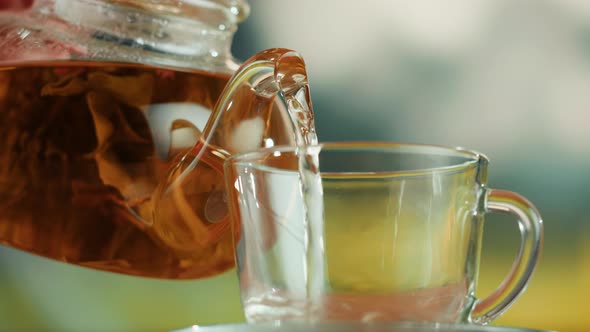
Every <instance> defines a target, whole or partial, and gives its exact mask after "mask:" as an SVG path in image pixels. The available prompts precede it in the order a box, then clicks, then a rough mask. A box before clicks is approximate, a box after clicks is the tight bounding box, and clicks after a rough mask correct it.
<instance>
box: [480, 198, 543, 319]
mask: <svg viewBox="0 0 590 332" xmlns="http://www.w3.org/2000/svg"><path fill="white" fill-rule="evenodd" d="M484 195H485V196H484V208H485V212H486V213H488V212H504V213H510V214H512V215H515V216H516V217H517V218H518V226H519V229H520V235H521V242H520V249H519V250H518V255H517V257H516V260H515V261H514V263H513V265H512V268H511V270H510V273H509V274H508V276H507V277H506V278H505V279H504V281H503V282H502V283H501V284H500V287H498V288H497V289H496V290H495V291H494V292H493V293H492V294H491V295H489V296H488V297H486V298H485V299H483V300H477V302H476V303H475V306H474V308H473V310H472V312H471V315H470V317H469V321H470V322H472V323H475V324H480V325H486V324H488V323H490V322H491V321H492V320H494V319H496V318H497V317H498V316H500V315H501V314H502V313H504V311H506V310H507V309H508V308H509V307H510V306H511V305H512V304H513V303H514V302H515V301H516V299H518V297H519V296H520V295H521V294H522V293H523V292H524V290H525V289H526V286H527V284H528V282H529V280H530V278H531V275H532V274H533V271H534V269H535V266H536V265H537V262H538V260H539V254H540V251H541V247H542V245H543V221H542V219H541V215H540V214H539V212H538V211H537V209H536V208H535V206H534V205H533V204H531V203H530V202H529V201H528V200H527V199H526V198H524V197H522V196H520V195H518V194H516V193H513V192H510V191H505V190H495V189H487V190H486V191H485V193H484Z"/></svg>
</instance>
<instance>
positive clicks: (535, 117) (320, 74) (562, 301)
mask: <svg viewBox="0 0 590 332" xmlns="http://www.w3.org/2000/svg"><path fill="white" fill-rule="evenodd" d="M250 3H251V7H252V13H251V15H250V18H249V19H248V20H247V21H246V22H245V23H244V24H242V25H241V26H240V30H239V31H238V33H237V35H236V37H235V41H234V47H233V48H234V54H235V55H236V56H237V57H238V58H240V59H242V60H245V59H246V58H248V57H249V56H251V55H253V54H254V53H256V52H258V51H260V50H262V49H265V48H270V47H287V48H293V49H296V50H298V51H299V52H300V53H301V54H302V55H303V56H304V57H305V59H306V62H307V64H308V72H309V76H310V81H311V87H312V98H313V103H314V108H315V112H316V121H317V130H318V133H319V137H320V140H322V141H336V140H393V141H404V142H421V143H435V144H443V145H452V146H463V147H467V148H471V149H476V150H479V151H481V152H484V153H485V154H486V155H487V156H488V157H489V158H490V159H491V165H490V186H491V187H496V188H502V189H510V190H513V191H516V192H519V193H520V194H522V195H524V196H526V197H527V198H529V199H530V200H531V201H532V202H534V203H535V204H536V205H537V207H538V208H539V210H540V212H541V214H542V215H543V217H544V220H545V234H546V236H545V247H544V251H543V255H542V259H541V262H540V265H539V268H538V270H537V272H536V274H535V275H534V277H533V281H532V282H531V284H530V286H529V288H528V290H527V292H526V293H525V294H524V295H523V296H522V297H521V298H520V299H519V301H518V302H517V304H516V305H514V306H513V307H512V308H511V309H510V310H509V311H508V312H507V313H506V314H505V315H504V316H502V317H501V318H500V319H499V320H497V321H496V324H499V325H513V326H523V327H531V328H539V329H555V330H559V331H563V332H576V331H580V332H581V331H587V330H588V329H590V309H589V307H588V305H587V302H588V299H590V281H589V280H590V278H588V276H590V241H589V237H590V220H589V219H590V218H589V217H588V216H589V214H588V212H587V211H586V209H587V208H588V203H587V201H588V199H590V2H589V1H587V0H449V1H437V0H413V1H398V0H364V1H362V2H361V1H341V0H340V1H338V0H322V1H317V0H298V1H276V0H251V1H250ZM518 242H519V235H518V228H517V225H516V222H515V221H514V220H512V219H511V218H509V217H504V216H492V217H490V218H488V220H487V222H486V226H485V235H484V248H483V257H482V266H481V276H480V285H479V288H478V294H479V296H481V297H483V296H485V295H487V294H489V293H490V292H491V291H492V290H493V289H494V288H495V287H497V285H499V283H500V282H501V280H502V278H503V277H504V276H505V275H506V273H507V272H508V269H509V267H510V264H511V263H512V260H513V259H514V256H515V254H516V251H517V248H518ZM237 294H238V293H237V286H236V284H235V276H234V272H233V271H230V272H228V273H226V274H224V275H222V276H219V277H215V278H211V279H207V280H206V281H204V282H196V283H195V282H188V281H182V282H178V281H159V280H150V279H140V278H132V277H126V276H120V275H113V274H107V273H103V272H96V271H91V270H87V269H82V268H78V267H73V266H67V265H64V264H61V263H57V262H53V261H49V260H45V259H42V258H38V257H34V256H31V255H28V254H24V253H20V252H17V251H15V250H12V249H8V248H4V247H0V330H4V329H5V330H10V331H16V330H19V329H21V330H30V331H47V330H53V331H81V330H86V331H162V330H166V329H171V328H175V327H184V326H189V325H191V324H212V323H221V322H228V321H239V320H241V319H242V316H241V313H240V310H241V309H240V304H239V300H238V295H237Z"/></svg>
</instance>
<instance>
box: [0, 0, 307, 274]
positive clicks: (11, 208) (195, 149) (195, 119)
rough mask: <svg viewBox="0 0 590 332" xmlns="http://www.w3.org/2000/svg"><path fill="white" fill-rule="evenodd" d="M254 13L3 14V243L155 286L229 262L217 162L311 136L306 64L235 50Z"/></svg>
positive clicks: (64, 3)
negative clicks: (239, 58)
mask: <svg viewBox="0 0 590 332" xmlns="http://www.w3.org/2000/svg"><path fill="white" fill-rule="evenodd" d="M247 15H248V6H247V3H245V2H244V1H242V0H201V1H195V0H184V1H181V0H160V1H146V0H42V1H37V2H36V3H35V5H34V6H33V8H32V9H30V10H28V11H26V12H22V13H7V12H5V13H2V14H0V211H2V214H1V215H0V243H2V244H4V245H8V246H11V247H14V248H17V249H21V250H24V251H27V252H30V253H34V254H38V255H41V256H45V257H49V258H53V259H57V260H60V261H64V262H68V263H72V264H77V265H80V266H85V267H90V268H95V269H99V270H105V271H111V272H118V273H124V274H129V275H137V276H147V277H155V278H167V279H195V278H203V277H208V276H211V275H215V274H218V273H221V272H222V271H225V270H227V269H229V268H231V267H233V265H234V257H233V255H234V253H233V245H232V234H231V232H232V228H231V227H230V225H229V219H228V216H227V209H226V203H225V194H224V189H223V188H224V185H223V174H222V164H223V161H224V160H225V159H226V158H227V157H228V156H229V155H231V154H233V153H236V152H244V151H247V150H251V149H256V148H259V147H268V146H273V145H278V144H281V145H285V144H306V143H314V142H315V141H316V136H315V131H314V124H313V114H312V110H311V101H310V97H309V87H308V83H307V75H306V72H305V65H304V62H303V60H302V59H301V57H300V56H299V55H298V54H297V53H295V52H293V51H290V50H285V49H272V50H267V51H264V52H261V53H259V54H257V55H255V56H254V57H252V58H251V59H250V60H248V61H247V62H245V63H244V64H243V65H241V66H240V65H239V64H238V63H237V62H236V61H235V60H234V58H233V57H232V55H231V54H230V44H231V40H232V36H233V33H234V32H235V30H236V26H237V24H238V23H239V22H240V21H241V20H243V19H244V18H245V17H247ZM234 231H235V232H239V231H240V230H239V229H237V228H234Z"/></svg>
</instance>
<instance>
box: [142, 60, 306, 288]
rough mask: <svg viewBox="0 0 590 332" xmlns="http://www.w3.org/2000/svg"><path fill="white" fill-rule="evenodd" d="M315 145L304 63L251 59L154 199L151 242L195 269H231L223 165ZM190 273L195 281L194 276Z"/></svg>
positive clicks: (241, 69)
mask: <svg viewBox="0 0 590 332" xmlns="http://www.w3.org/2000/svg"><path fill="white" fill-rule="evenodd" d="M316 143H317V135H316V131H315V125H314V116H313V110H312V103H311V98H310V91H309V84H308V80H307V73H306V68H305V63H304V61H303V59H302V57H301V56H300V55H299V54H298V53H297V52H295V51H292V50H288V49H269V50H266V51H263V52H261V53H258V54H256V55H255V56H254V57H252V58H250V59H249V60H248V61H247V62H245V63H244V64H243V65H242V66H241V67H240V69H239V70H238V71H237V73H236V74H235V75H234V76H233V77H232V79H231V80H230V81H229V82H228V84H227V85H226V87H225V90H224V91H223V93H222V95H221V97H220V99H219V100H218V102H217V104H216V106H215V109H214V110H213V113H212V114H211V117H210V118H209V121H208V123H207V125H206V126H205V128H204V130H203V134H202V136H201V138H200V139H199V141H198V143H197V144H196V145H195V146H194V147H193V148H192V149H191V150H190V151H189V152H188V153H186V154H184V155H183V156H182V157H181V158H179V160H178V162H177V163H176V164H175V166H174V167H173V168H172V169H171V170H170V172H169V174H168V176H167V178H166V179H165V183H162V184H161V185H160V188H159V190H158V191H157V193H156V194H155V197H154V212H153V231H154V232H155V235H156V238H157V239H158V240H159V241H161V242H162V243H163V245H165V246H166V247H168V248H171V249H173V250H174V251H175V252H176V253H178V254H179V255H181V256H182V255H184V256H185V257H186V259H187V260H188V261H189V262H190V261H191V260H194V264H195V266H198V265H199V261H198V260H199V259H220V260H221V259H222V257H225V258H226V259H227V257H228V256H227V253H228V252H230V253H231V255H230V256H229V257H230V259H231V260H232V262H231V264H232V265H233V244H232V231H231V227H230V222H229V213H228V209H227V204H226V201H225V197H226V195H225V183H224V175H223V163H224V162H225V160H226V159H227V158H228V157H229V156H231V155H233V154H236V153H243V152H248V151H252V150H256V149H259V148H264V147H271V146H275V145H296V146H301V145H309V144H316ZM234 231H236V232H239V230H237V229H235V230H234ZM223 253H225V254H223ZM221 263H222V262H220V264H221ZM227 264H228V262H225V265H227ZM192 273H193V274H194V275H193V276H192V277H198V274H199V271H197V270H194V271H192Z"/></svg>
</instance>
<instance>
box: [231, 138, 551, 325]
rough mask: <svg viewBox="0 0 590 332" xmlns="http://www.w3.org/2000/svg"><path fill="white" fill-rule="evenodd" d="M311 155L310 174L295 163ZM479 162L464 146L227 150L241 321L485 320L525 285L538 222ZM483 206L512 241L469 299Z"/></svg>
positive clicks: (536, 248)
mask: <svg viewBox="0 0 590 332" xmlns="http://www.w3.org/2000/svg"><path fill="white" fill-rule="evenodd" d="M314 160H315V163H317V162H318V161H319V173H317V172H313V167H310V168H308V167H307V166H309V165H310V164H309V163H308V162H309V161H314ZM301 161H303V162H304V163H301ZM306 163H307V166H306V167H303V168H300V167H299V165H303V166H305V165H306ZM315 165H316V166H317V164H315ZM312 166H313V165H312ZM487 166H488V159H487V158H486V157H485V156H483V155H481V154H479V153H476V152H472V151H467V150H462V149H453V148H445V147H438V146H428V145H411V144H396V143H331V144H322V145H318V146H309V147H300V148H296V147H273V148H269V149H264V150H260V151H256V152H251V153H246V154H241V155H236V156H234V157H232V158H230V159H229V160H228V161H227V162H226V163H225V170H226V185H227V192H228V204H229V207H230V214H231V218H232V221H233V222H232V224H233V227H234V231H233V232H232V234H234V237H235V245H236V257H237V264H238V274H239V282H240V291H241V299H242V304H243V308H244V313H245V316H246V319H247V321H248V322H264V321H273V320H311V321H317V320H320V321H326V320H327V321H329V320H355V321H427V322H439V323H476V324H486V323H489V322H490V321H492V320H493V319H495V318H497V317H498V316H499V315H500V314H502V313H503V312H504V311H505V310H506V309H508V307H509V306H510V305H511V304H512V303H514V301H515V300H516V299H517V298H518V296H519V295H520V294H522V292H523V291H524V290H525V287H526V285H527V283H528V281H529V279H530V277H531V275H532V272H533V270H534V268H535V265H536V264H537V261H538V257H539V253H540V250H541V246H542V238H543V226H542V220H541V217H540V215H539V213H538V212H537V210H536V209H535V207H534V206H533V205H532V204H531V203H530V202H528V201H527V200H526V199H525V198H523V197H522V196H520V195H518V194H515V193H513V192H510V191H504V190H495V189H490V188H488V187H487V185H486V183H487ZM300 169H305V172H302V173H300V171H299V170H300ZM301 179H305V181H302V180H301ZM488 212H507V213H510V214H513V215H514V216H515V217H516V219H517V220H518V224H519V229H520V232H521V240H522V241H521V245H520V249H519V251H518V255H517V257H516V260H515V262H514V264H513V266H512V269H511V271H510V273H509V274H508V276H507V277H506V279H505V280H504V281H503V282H502V283H501V285H500V286H499V287H498V289H497V290H496V291H494V292H493V293H492V294H491V295H489V296H488V297H486V298H485V299H478V298H477V297H476V296H475V287H476V281H477V275H478V267H479V263H480V251H481V244H482V235H483V234H482V232H483V222H484V215H485V214H486V213H488Z"/></svg>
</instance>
